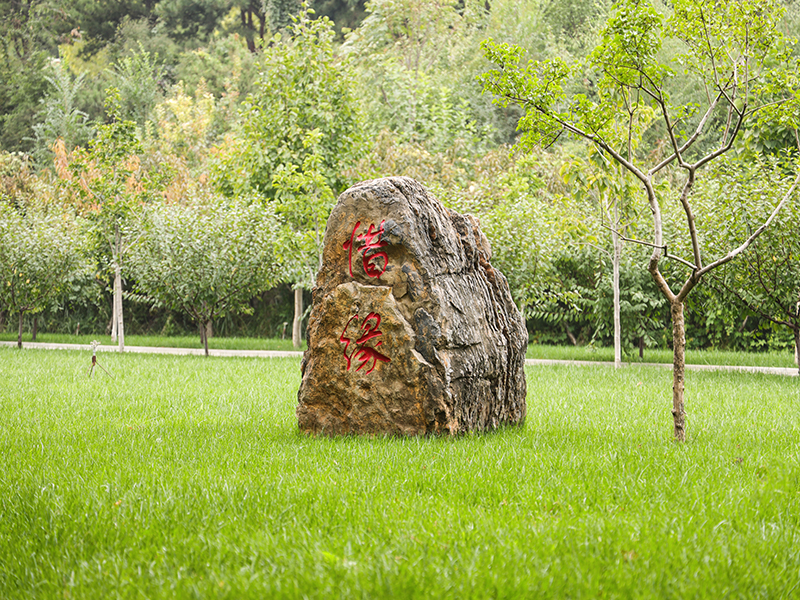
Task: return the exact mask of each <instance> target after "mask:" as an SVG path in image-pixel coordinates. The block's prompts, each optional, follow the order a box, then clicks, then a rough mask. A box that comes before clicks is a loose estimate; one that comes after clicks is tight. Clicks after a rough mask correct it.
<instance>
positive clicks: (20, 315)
mask: <svg viewBox="0 0 800 600" xmlns="http://www.w3.org/2000/svg"><path fill="white" fill-rule="evenodd" d="M24 315H25V311H24V310H21V311H19V329H18V331H17V348H19V349H20V350H22V317H23V316H24Z"/></svg>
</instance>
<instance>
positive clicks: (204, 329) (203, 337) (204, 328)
mask: <svg viewBox="0 0 800 600" xmlns="http://www.w3.org/2000/svg"><path fill="white" fill-rule="evenodd" d="M210 323H211V321H206V322H204V323H200V341H202V342H203V350H205V353H206V356H208V326H209V324H210Z"/></svg>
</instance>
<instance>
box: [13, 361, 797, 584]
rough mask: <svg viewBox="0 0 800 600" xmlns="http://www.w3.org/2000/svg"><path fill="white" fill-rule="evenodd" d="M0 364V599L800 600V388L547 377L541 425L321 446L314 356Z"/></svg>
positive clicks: (534, 411)
mask: <svg viewBox="0 0 800 600" xmlns="http://www.w3.org/2000/svg"><path fill="white" fill-rule="evenodd" d="M90 356H91V355H90V353H89V352H88V351H87V352H61V351H52V352H32V351H22V352H20V351H17V350H16V349H11V348H0V382H1V383H0V598H4V599H16V598H115V597H119V598H175V597H178V598H213V597H219V598H237V599H238V598H331V597H334V598H353V597H360V598H375V597H378V598H431V597H432V598H544V597H549V598H598V597H602V598H713V599H717V598H726V597H730V598H788V597H797V596H798V595H800V410H798V409H800V379H798V378H789V377H780V376H768V375H753V374H739V373H705V372H689V373H687V408H688V411H689V432H688V442H687V443H686V444H685V445H676V444H675V443H673V442H672V441H671V415H670V412H669V409H670V401H671V400H670V398H671V375H670V373H669V372H668V371H661V370H652V371H651V370H646V371H643V370H631V369H623V370H620V371H615V370H613V369H608V368H592V367H569V366H553V367H550V366H545V367H542V366H537V367H532V368H529V369H528V370H527V374H528V389H529V392H528V419H527V422H526V424H525V426H524V427H521V428H510V429H506V430H503V431H500V432H497V433H494V434H490V435H480V436H479V435H474V436H465V437H459V438H457V439H443V438H423V439H396V438H388V439H387V438H355V437H347V438H339V439H327V438H319V439H315V438H309V437H306V436H304V435H301V434H299V433H298V432H297V429H296V420H295V416H294V410H295V405H296V390H297V386H298V384H299V361H298V360H297V359H244V358H241V359H240V358H224V359H223V358H213V357H212V358H204V357H172V356H169V357H166V356H152V355H117V354H106V355H101V356H100V360H101V363H102V364H103V365H104V366H105V367H106V368H107V369H108V370H109V371H110V372H111V373H113V374H114V378H113V379H112V378H110V377H108V376H106V375H105V374H103V373H102V372H100V373H98V374H96V375H95V376H94V377H93V378H91V379H89V378H88V377H87V369H88V367H89V364H90Z"/></svg>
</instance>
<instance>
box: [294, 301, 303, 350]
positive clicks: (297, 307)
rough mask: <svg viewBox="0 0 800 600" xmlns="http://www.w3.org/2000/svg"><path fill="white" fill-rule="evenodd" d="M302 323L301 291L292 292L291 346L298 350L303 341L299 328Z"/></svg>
mask: <svg viewBox="0 0 800 600" xmlns="http://www.w3.org/2000/svg"><path fill="white" fill-rule="evenodd" d="M302 322H303V289H302V288H296V289H295V290H294V321H292V346H294V347H295V348H299V347H300V345H301V344H302V342H303V340H302V338H301V332H300V326H301V324H302Z"/></svg>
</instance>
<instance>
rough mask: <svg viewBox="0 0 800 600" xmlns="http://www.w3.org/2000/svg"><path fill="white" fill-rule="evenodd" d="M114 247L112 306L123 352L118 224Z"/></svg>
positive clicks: (118, 339)
mask: <svg viewBox="0 0 800 600" xmlns="http://www.w3.org/2000/svg"><path fill="white" fill-rule="evenodd" d="M114 237H115V239H114V241H115V244H116V247H115V250H116V252H115V254H116V256H115V260H114V307H115V309H116V312H117V314H116V317H117V318H116V320H115V322H116V324H117V341H118V347H119V351H120V352H125V321H124V319H123V315H122V265H121V264H120V262H121V254H122V236H121V235H120V232H119V225H117V226H116V229H115V232H114Z"/></svg>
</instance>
